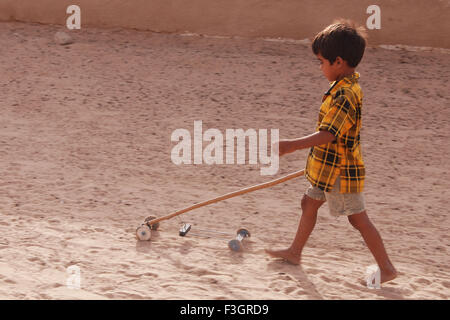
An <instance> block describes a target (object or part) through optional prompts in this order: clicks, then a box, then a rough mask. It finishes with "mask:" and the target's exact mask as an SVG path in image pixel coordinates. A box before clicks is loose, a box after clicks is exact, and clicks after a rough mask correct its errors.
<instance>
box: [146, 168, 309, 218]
mask: <svg viewBox="0 0 450 320" xmlns="http://www.w3.org/2000/svg"><path fill="white" fill-rule="evenodd" d="M304 173H305V170H300V171H296V172H293V173H291V174H288V175H287V176H284V177H281V178H278V179H274V180H271V181H269V182H265V183H261V184H257V185H254V186H251V187H247V188H244V189H241V190H238V191H234V192H230V193H227V194H224V195H222V196H220V197H217V198H213V199H209V200H206V201H203V202H199V203H196V204H194V205H192V206H189V207H186V208H184V209H180V210H177V211H175V212H173V213H171V214H168V215H166V216H164V217H161V218H157V219H153V220H150V221H148V222H147V224H148V225H149V226H151V225H153V224H155V223H158V222H160V221H163V220H168V219H171V218H173V217H176V216H178V215H180V214H183V213H185V212H188V211H191V210H194V209H197V208H200V207H204V206H207V205H208V204H212V203H216V202H219V201H222V200H226V199H230V198H233V197H237V196H240V195H242V194H245V193H249V192H253V191H256V190H260V189H264V188H269V187H272V186H274V185H277V184H280V183H283V182H285V181H288V180H291V179H294V178H297V177H300V176H302V175H303V174H304Z"/></svg>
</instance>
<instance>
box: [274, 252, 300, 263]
mask: <svg viewBox="0 0 450 320" xmlns="http://www.w3.org/2000/svg"><path fill="white" fill-rule="evenodd" d="M266 252H267V253H268V254H269V255H271V256H272V257H274V258H281V259H283V260H285V261H287V262H289V263H291V264H295V265H298V264H300V255H297V254H295V253H293V252H292V251H291V250H290V249H285V250H269V249H266Z"/></svg>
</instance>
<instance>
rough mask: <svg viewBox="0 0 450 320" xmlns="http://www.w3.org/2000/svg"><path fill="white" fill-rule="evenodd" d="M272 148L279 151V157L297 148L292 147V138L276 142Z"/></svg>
mask: <svg viewBox="0 0 450 320" xmlns="http://www.w3.org/2000/svg"><path fill="white" fill-rule="evenodd" d="M272 148H273V150H274V151H275V152H276V151H278V156H279V157H281V156H283V155H285V154H288V153H292V152H294V151H295V150H296V149H294V148H293V147H292V141H290V140H280V141H279V142H278V143H274V144H273V145H272Z"/></svg>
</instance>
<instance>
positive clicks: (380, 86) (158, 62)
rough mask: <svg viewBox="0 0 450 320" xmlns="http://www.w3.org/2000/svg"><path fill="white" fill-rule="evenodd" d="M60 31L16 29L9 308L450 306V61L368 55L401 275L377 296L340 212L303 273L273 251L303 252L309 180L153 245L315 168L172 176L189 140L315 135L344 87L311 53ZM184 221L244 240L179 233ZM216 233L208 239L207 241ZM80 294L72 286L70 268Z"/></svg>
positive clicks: (371, 146)
mask: <svg viewBox="0 0 450 320" xmlns="http://www.w3.org/2000/svg"><path fill="white" fill-rule="evenodd" d="M59 30H61V27H57V26H44V25H38V24H21V23H1V24H0V53H1V54H0V56H1V57H2V60H1V63H0V74H1V77H0V88H1V91H0V92H1V117H0V144H1V147H0V152H1V157H0V170H1V175H0V176H1V178H0V217H1V218H0V298H2V299H70V298H76V299H449V297H450V273H449V265H450V258H449V255H448V249H449V243H450V236H449V226H450V222H449V218H448V207H449V199H450V191H449V189H450V164H449V162H448V157H449V150H450V146H449V144H448V141H449V138H450V109H449V107H448V106H449V102H450V99H449V98H450V97H449V92H450V90H449V89H450V86H449V81H448V80H449V79H450V67H449V66H450V55H449V54H448V53H446V52H444V51H442V52H441V51H439V50H434V51H417V52H413V51H408V50H387V49H383V48H368V49H367V52H366V55H365V57H364V59H363V61H362V63H361V65H360V67H359V68H358V71H359V72H360V74H361V81H360V83H361V85H362V87H363V90H364V93H365V100H364V110H363V123H364V129H363V132H362V141H363V152H364V160H365V162H366V167H367V180H366V202H367V207H368V213H369V216H370V217H371V218H372V220H373V222H374V224H375V225H376V226H377V228H378V229H379V231H380V233H381V235H382V237H383V239H384V242H385V245H386V247H387V250H388V253H389V254H390V256H391V259H392V261H393V263H394V264H395V266H396V267H397V269H398V271H399V272H400V273H401V274H400V276H399V277H398V278H397V279H395V280H394V281H392V282H391V283H388V284H386V285H384V286H383V287H382V289H379V290H375V289H372V290H371V289H368V288H366V287H365V286H364V285H362V284H361V283H360V281H361V280H362V279H364V276H365V270H366V267H367V266H369V265H371V264H373V263H374V260H373V258H372V256H371V254H370V253H369V251H368V249H367V248H366V246H365V245H364V243H363V241H362V238H361V237H360V235H359V234H358V233H357V231H355V230H354V229H352V227H351V226H350V224H349V223H348V222H347V220H346V219H345V218H340V219H336V218H334V217H331V216H330V215H329V213H328V208H327V206H326V204H325V205H324V206H323V208H321V209H320V211H319V218H318V222H317V225H316V229H315V230H314V232H313V234H312V236H311V238H310V240H309V242H308V244H307V247H306V248H305V250H304V256H303V263H302V265H301V266H292V265H288V264H286V263H284V262H282V261H277V260H273V259H271V258H270V257H268V256H267V255H266V254H265V253H264V248H266V247H276V248H283V247H285V246H287V245H288V244H289V243H290V241H291V240H292V238H293V236H294V234H295V231H296V228H297V223H298V221H299V214H300V209H299V206H300V199H301V195H302V193H303V192H304V190H305V189H306V188H307V182H306V180H305V179H304V178H299V179H296V180H292V181H290V182H288V183H286V184H283V185H279V186H276V187H273V188H271V189H266V190H261V191H257V192H255V193H252V194H248V195H246V196H243V197H239V198H235V199H230V200H227V201H224V202H222V203H218V204H214V205H211V206H209V207H205V208H201V209H198V210H196V211H192V212H189V213H186V214H184V215H182V216H181V217H180V218H179V219H177V218H174V219H172V220H168V221H165V222H163V223H162V224H161V227H160V229H159V231H157V232H154V234H153V239H152V241H150V242H138V241H137V240H136V239H135V235H134V231H135V228H136V227H137V225H139V223H141V221H142V220H143V219H144V218H145V217H146V216H148V215H151V214H152V215H156V216H163V215H166V214H168V213H170V212H172V211H173V210H175V209H178V208H181V207H184V206H188V205H190V204H192V203H194V202H198V201H201V200H204V199H208V198H211V197H215V196H218V195H221V194H223V193H226V192H230V191H234V190H236V189H239V188H241V187H244V186H247V185H253V184H256V183H261V182H265V181H268V180H270V179H272V178H274V177H279V176H282V175H284V174H287V173H290V172H293V171H296V170H299V169H301V168H303V167H304V165H305V160H306V155H307V152H308V151H307V150H303V151H299V152H296V153H294V154H290V155H288V156H286V157H283V158H282V159H281V161H280V166H281V168H280V171H279V173H278V174H277V175H276V176H274V177H264V176H261V175H260V172H259V166H258V165H181V166H176V165H174V164H173V163H172V162H171V159H170V152H171V149H172V147H173V146H174V145H175V143H173V142H171V141H170V136H171V133H172V132H173V131H174V130H175V129H178V128H186V129H188V130H189V131H191V132H192V130H193V122H194V120H202V121H203V127H204V129H205V130H206V129H207V128H217V129H219V130H222V132H224V131H225V129H226V128H243V129H248V128H254V129H260V128H280V134H281V138H294V137H299V136H303V135H306V134H309V133H312V132H313V130H314V126H315V121H316V118H317V112H318V108H319V106H320V101H321V94H322V93H323V92H324V91H325V90H326V89H327V86H328V83H327V81H326V80H325V78H324V77H323V76H322V75H321V72H320V71H319V65H318V63H317V61H316V59H315V57H314V56H313V55H312V53H311V50H310V48H309V46H308V45H307V44H303V43H298V42H297V43H296V42H278V41H266V40H263V39H242V38H206V37H201V36H180V35H167V34H158V33H149V32H138V31H132V30H120V29H83V30H81V31H78V32H74V33H72V35H73V37H74V39H75V43H74V44H72V45H68V46H60V45H57V44H55V43H54V41H53V36H54V34H55V32H56V31H59ZM181 221H186V222H189V223H191V224H192V225H193V229H192V232H194V230H198V229H212V230H219V231H223V232H230V233H233V232H235V230H236V229H237V228H239V227H240V226H246V227H247V228H248V229H249V230H250V231H251V232H252V237H251V238H250V239H248V240H249V241H247V242H246V243H245V250H244V251H243V252H240V253H235V252H232V251H230V250H229V249H228V248H227V242H228V240H230V237H229V236H225V237H218V238H201V237H194V236H193V235H190V234H189V235H188V236H186V237H184V238H183V237H179V236H178V228H179V225H180V223H181ZM198 232H200V231H198ZM71 265H76V266H78V267H79V268H80V271H81V289H78V290H77V289H69V288H67V287H66V280H67V277H68V274H67V272H66V268H67V267H69V266H71Z"/></svg>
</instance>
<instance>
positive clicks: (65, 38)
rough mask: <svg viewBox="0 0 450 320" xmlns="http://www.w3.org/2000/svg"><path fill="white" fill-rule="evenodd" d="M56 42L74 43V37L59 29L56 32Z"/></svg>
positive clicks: (62, 43) (63, 43) (61, 43)
mask: <svg viewBox="0 0 450 320" xmlns="http://www.w3.org/2000/svg"><path fill="white" fill-rule="evenodd" d="M55 42H56V43H57V44H60V45H62V46H64V45H67V44H71V43H73V39H72V37H71V36H70V35H69V34H67V33H65V32H62V31H59V32H57V33H56V34H55Z"/></svg>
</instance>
